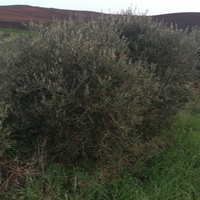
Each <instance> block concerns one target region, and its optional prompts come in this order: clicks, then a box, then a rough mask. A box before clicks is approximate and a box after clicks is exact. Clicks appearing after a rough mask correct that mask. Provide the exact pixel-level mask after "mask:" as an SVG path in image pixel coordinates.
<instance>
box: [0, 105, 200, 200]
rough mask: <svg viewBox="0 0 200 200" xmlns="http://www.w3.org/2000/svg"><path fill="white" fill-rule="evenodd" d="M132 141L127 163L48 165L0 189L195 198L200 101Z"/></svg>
mask: <svg viewBox="0 0 200 200" xmlns="http://www.w3.org/2000/svg"><path fill="white" fill-rule="evenodd" d="M159 135H160V136H155V137H154V138H152V139H151V140H150V141H148V142H146V143H144V142H141V143H138V144H137V145H136V146H137V147H136V149H137V152H135V154H134V156H132V160H134V159H135V161H132V162H131V158H129V162H124V161H122V160H123V159H121V160H120V159H119V160H116V162H112V163H101V162H99V163H93V162H86V161H84V162H80V163H77V164H76V165H73V166H65V165H61V164H49V165H48V167H47V168H46V169H45V171H44V174H40V175H28V176H26V178H25V180H24V181H23V182H20V183H19V184H18V185H17V184H15V185H13V186H12V187H10V188H9V189H8V190H7V191H6V192H5V193H3V192H1V193H0V199H4V200H6V199H9V200H10V199H16V200H25V199H29V200H44V199H45V200H53V199H55V200H200V104H199V105H197V108H196V109H195V110H194V112H193V113H192V114H191V113H189V112H188V111H182V112H180V113H179V114H178V115H177V116H176V117H175V118H174V123H173V126H172V128H170V129H169V130H163V132H162V134H159Z"/></svg>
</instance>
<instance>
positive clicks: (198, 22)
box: [153, 12, 200, 30]
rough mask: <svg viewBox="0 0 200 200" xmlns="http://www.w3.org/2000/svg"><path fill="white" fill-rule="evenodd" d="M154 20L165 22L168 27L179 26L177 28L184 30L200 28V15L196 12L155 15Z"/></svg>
mask: <svg viewBox="0 0 200 200" xmlns="http://www.w3.org/2000/svg"><path fill="white" fill-rule="evenodd" d="M153 18H154V19H158V21H161V20H164V22H166V23H167V24H168V25H170V24H177V27H178V28H179V29H183V30H185V29H186V28H187V27H188V28H189V30H191V28H192V27H193V26H199V27H200V13H195V12H192V13H191V12H186V13H172V14H163V15H155V16H153Z"/></svg>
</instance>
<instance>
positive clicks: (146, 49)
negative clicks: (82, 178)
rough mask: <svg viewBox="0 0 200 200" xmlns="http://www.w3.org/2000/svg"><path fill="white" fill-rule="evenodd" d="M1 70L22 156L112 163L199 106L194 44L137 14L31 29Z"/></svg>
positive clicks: (10, 124) (8, 122)
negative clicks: (193, 97)
mask: <svg viewBox="0 0 200 200" xmlns="http://www.w3.org/2000/svg"><path fill="white" fill-rule="evenodd" d="M12 43H13V48H14V49H15V52H13V53H12V54H11V56H10V57H9V58H8V59H7V60H6V61H4V62H3V63H4V64H3V66H2V70H1V84H2V87H3V89H2V90H1V98H2V100H3V101H4V102H6V104H7V105H9V106H8V107H9V109H7V111H6V115H5V116H6V117H4V118H2V125H3V127H5V128H7V129H8V130H9V133H10V135H9V139H10V140H14V141H15V144H16V147H15V148H18V152H21V153H22V155H23V156H24V157H27V156H31V155H32V154H33V153H34V152H36V149H37V151H38V152H43V153H45V154H46V156H50V157H52V158H55V157H61V158H62V159H63V158H66V159H71V158H77V157H84V156H91V157H94V158H103V159H105V158H109V157H111V156H112V157H114V155H116V154H119V153H120V152H123V151H127V150H129V149H130V148H131V146H132V145H134V142H135V141H136V140H137V138H138V137H139V136H140V135H141V133H145V132H146V131H147V130H148V129H149V128H151V129H154V130H155V129H156V128H157V127H158V126H163V125H165V124H166V121H168V120H169V118H170V117H171V116H172V115H173V114H175V113H176V112H177V111H178V109H179V108H180V107H181V106H182V105H183V104H184V103H185V102H186V101H187V99H188V98H189V90H188V88H189V85H190V83H192V81H193V80H192V79H193V77H195V76H194V74H195V73H196V71H195V67H196V66H197V63H198V60H197V54H196V53H197V52H196V51H197V46H196V43H195V39H194V37H189V36H188V34H187V33H185V32H182V31H179V30H173V29H171V28H167V27H166V26H165V25H164V24H162V23H155V22H153V21H152V20H151V19H150V18H148V17H146V16H135V15H132V13H131V12H130V11H127V13H124V14H121V15H115V16H102V17H100V18H99V19H98V20H95V21H93V20H92V21H91V22H87V23H86V22H85V21H84V20H83V19H82V18H81V17H78V18H77V20H76V21H62V22H61V21H59V20H55V21H54V22H53V23H52V24H51V25H48V26H46V25H45V24H44V23H42V22H41V23H40V24H34V23H31V24H30V34H28V35H26V36H23V37H19V38H18V39H16V40H15V41H12Z"/></svg>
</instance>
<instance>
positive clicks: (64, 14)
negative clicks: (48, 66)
mask: <svg viewBox="0 0 200 200" xmlns="http://www.w3.org/2000/svg"><path fill="white" fill-rule="evenodd" d="M76 13H80V14H82V15H85V19H86V20H90V19H91V17H92V16H93V17H94V18H95V17H99V16H101V15H102V14H103V13H100V12H92V11H78V10H62V9H55V8H43V7H34V6H29V5H12V6H0V28H14V29H25V27H24V26H23V25H22V21H23V22H24V21H29V20H30V19H32V20H45V21H51V20H53V18H59V19H66V20H68V19H69V18H71V19H75V18H76ZM152 17H153V18H154V19H155V20H156V19H157V20H158V21H161V20H164V22H166V23H167V24H168V25H170V24H171V23H173V24H177V25H178V28H180V29H186V28H187V27H189V30H190V29H191V27H192V26H200V13H172V14H163V15H154V16H152Z"/></svg>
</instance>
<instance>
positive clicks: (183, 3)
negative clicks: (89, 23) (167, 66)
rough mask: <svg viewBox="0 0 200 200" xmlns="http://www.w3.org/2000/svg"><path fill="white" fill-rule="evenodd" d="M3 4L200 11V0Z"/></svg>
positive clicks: (21, 0)
mask: <svg viewBox="0 0 200 200" xmlns="http://www.w3.org/2000/svg"><path fill="white" fill-rule="evenodd" d="M3 5H31V6H39V7H46V8H58V9H66V10H87V11H96V12H103V13H117V12H120V11H121V10H127V9H128V8H129V7H132V9H133V10H136V11H135V14H142V13H143V14H145V13H146V14H147V15H158V14H166V13H177V12H200V0H163V1H162V0H98V1H95V0H0V6H3Z"/></svg>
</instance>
